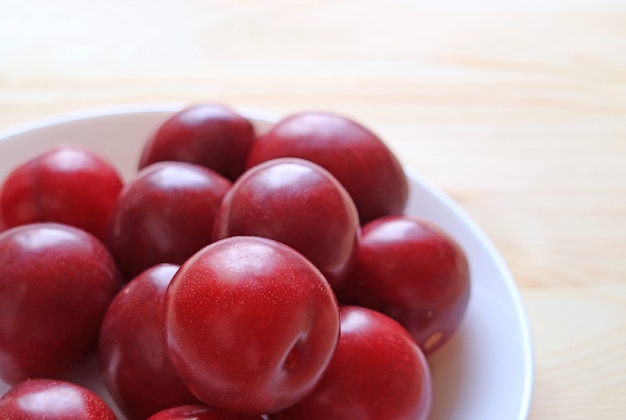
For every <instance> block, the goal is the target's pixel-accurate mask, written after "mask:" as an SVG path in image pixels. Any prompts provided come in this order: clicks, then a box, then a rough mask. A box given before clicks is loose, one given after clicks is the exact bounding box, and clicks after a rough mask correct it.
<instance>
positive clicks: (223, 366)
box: [165, 236, 339, 415]
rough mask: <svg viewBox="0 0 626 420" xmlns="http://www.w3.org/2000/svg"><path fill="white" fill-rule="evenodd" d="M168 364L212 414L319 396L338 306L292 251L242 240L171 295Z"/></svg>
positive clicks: (179, 282)
mask: <svg viewBox="0 0 626 420" xmlns="http://www.w3.org/2000/svg"><path fill="white" fill-rule="evenodd" d="M166 305H167V306H166V321H165V331H166V339H167V348H168V353H169V355H170V359H171V360H172V363H173V364H174V367H175V368H176V370H177V372H178V373H179V375H180V377H181V379H182V380H183V382H185V383H186V384H187V386H188V387H189V389H190V390H191V391H192V392H193V393H194V395H196V396H197V397H198V398H200V400H202V401H203V402H204V403H205V404H206V405H208V406H209V407H214V408H218V409H222V410H226V411H230V412H234V413H237V414H246V415H261V414H266V413H269V412H273V411H278V410H280V409H283V408H286V407H287V406H289V405H291V404H294V403H295V402H297V401H298V400H300V399H301V398H303V397H304V396H305V395H307V394H308V393H309V392H311V391H312V390H313V388H314V387H315V385H316V384H317V382H318V381H319V379H320V377H321V376H322V374H323V372H324V370H325V369H326V367H327V366H328V363H329V362H330V359H331V357H332V354H333V352H334V350H335V346H336V343H337V338H338V335H339V315H338V308H337V301H336V298H335V296H334V294H333V292H332V290H331V288H330V285H329V284H328V282H327V281H326V279H325V278H324V277H323V276H322V274H321V273H320V271H319V270H318V269H317V268H315V266H314V265H313V264H311V262H310V261H309V260H307V259H306V258H305V257H303V256H302V254H300V253H299V252H297V251H295V250H293V248H290V247H288V246H287V245H285V244H283V243H280V242H277V241H274V240H271V239H267V238H261V237H255V236H238V237H232V238H226V239H222V240H220V241H218V242H215V243H213V244H211V245H209V246H207V247H205V248H203V249H202V250H200V251H199V252H197V253H196V254H194V256H193V257H191V258H190V259H189V260H187V261H186V262H185V263H184V264H183V265H182V266H181V268H180V269H179V270H178V272H177V273H176V274H175V275H174V278H173V279H172V282H171V283H170V285H169V287H168V289H167V293H166Z"/></svg>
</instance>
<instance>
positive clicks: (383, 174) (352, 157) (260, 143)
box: [248, 112, 408, 224]
mask: <svg viewBox="0 0 626 420" xmlns="http://www.w3.org/2000/svg"><path fill="white" fill-rule="evenodd" d="M280 157H297V158H302V159H307V160H310V161H312V162H315V163H317V164H318V165H320V166H322V167H324V168H325V169H326V170H328V171H329V172H330V173H331V174H333V176H335V177H336V178H337V179H338V180H339V182H340V183H341V184H342V185H343V186H344V187H345V189H346V190H347V191H348V193H349V194H350V196H351V197H352V199H353V200H354V203H355V204H356V208H357V210H358V212H359V218H360V221H361V224H365V223H367V222H369V221H371V220H373V219H375V218H378V217H382V216H386V215H390V214H400V213H402V211H403V210H404V206H405V204H406V200H407V196H408V183H407V180H406V177H405V175H404V172H403V170H402V167H401V166H400V163H399V162H398V160H397V158H396V157H395V156H394V154H393V153H392V151H391V150H390V149H389V148H388V147H387V145H386V144H385V143H384V142H383V141H382V140H381V139H380V138H379V137H378V136H377V135H376V134H374V133H373V132H372V131H370V130H369V129H367V128H366V127H364V126H363V125H361V124H359V123H357V122H355V121H353V120H351V119H348V118H346V117H344V116H341V115H337V114H331V113H323V112H303V113H299V114H294V115H290V116H288V117H285V118H284V119H282V120H280V121H279V122H277V123H276V124H275V125H274V126H273V127H272V128H271V129H270V130H269V131H268V132H267V133H266V134H265V135H263V136H261V137H259V138H258V139H257V141H256V142H255V143H254V145H253V146H252V149H251V150H250V156H249V158H248V168H250V167H252V166H254V165H258V164H259V163H261V162H264V161H266V160H270V159H275V158H280Z"/></svg>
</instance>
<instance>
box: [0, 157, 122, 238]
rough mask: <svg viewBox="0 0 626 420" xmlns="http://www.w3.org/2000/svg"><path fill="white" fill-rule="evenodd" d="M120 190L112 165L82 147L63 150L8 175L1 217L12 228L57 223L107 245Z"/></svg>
mask: <svg viewBox="0 0 626 420" xmlns="http://www.w3.org/2000/svg"><path fill="white" fill-rule="evenodd" d="M121 189H122V180H121V178H120V175H119V174H118V172H117V170H116V169H115V167H114V166H113V165H112V164H111V163H109V162H107V161H106V160H104V159H103V158H102V157H100V156H99V155H97V154H96V153H94V152H92V151H90V150H88V149H85V148H82V147H78V146H59V147H55V148H53V149H50V150H49V151H47V152H45V153H43V154H41V155H38V156H36V157H34V158H33V159H31V160H29V161H27V162H25V163H23V164H22V165H20V166H18V167H17V168H15V169H14V170H13V171H12V172H11V173H10V174H9V175H8V177H7V178H6V179H5V180H4V187H3V188H0V190H1V191H2V193H1V195H0V212H2V218H3V219H4V222H5V223H6V225H7V226H9V227H14V226H19V225H24V224H27V223H35V222H58V223H64V224H68V225H72V226H76V227H79V228H81V229H84V230H86V231H88V232H90V233H91V234H93V235H95V236H96V237H98V238H99V239H101V240H103V239H104V237H105V235H106V231H107V226H108V223H109V216H110V214H111V210H112V208H113V206H114V204H115V200H116V199H117V196H118V194H119V192H120V190H121Z"/></svg>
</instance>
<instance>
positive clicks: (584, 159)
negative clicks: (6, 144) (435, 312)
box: [0, 0, 626, 419]
mask: <svg viewBox="0 0 626 420" xmlns="http://www.w3.org/2000/svg"><path fill="white" fill-rule="evenodd" d="M548 3H549V4H548ZM202 101H205V102H206V101H219V102H224V103H227V104H231V105H235V106H241V107H252V108H259V109H263V110H267V111H273V112H277V113H283V114H285V113H291V112H295V111H298V110H305V109H326V110H334V111H337V112H341V113H344V114H347V115H350V116H352V117H354V118H357V119H359V120H361V121H363V122H365V123H366V124H367V125H369V126H370V127H371V128H373V129H374V130H375V131H377V132H378V133H379V134H381V136H383V137H384V138H385V139H386V140H387V141H388V142H389V144H390V145H391V147H392V148H393V149H394V150H395V151H396V152H397V153H398V155H399V156H400V157H401V160H402V161H403V163H404V164H405V165H408V166H411V167H413V168H415V169H417V170H418V171H420V172H421V173H422V174H424V175H425V176H427V177H428V178H430V179H431V180H433V181H434V182H435V183H436V184H438V185H439V186H441V187H442V188H443V189H444V190H445V191H446V192H448V193H449V194H450V195H451V196H452V197H453V198H454V199H456V200H457V201H458V202H459V203H460V204H461V205H462V206H463V207H464V208H465V209H466V210H467V211H468V212H469V213H470V215H471V216H472V217H473V218H474V219H475V220H476V221H477V222H478V224H479V225H481V227H482V228H483V229H484V230H485V232H486V233H487V235H488V236H489V237H490V238H491V239H492V240H493V242H494V243H495V245H496V247H497V248H498V249H499V251H500V252H501V253H502V255H503V257H504V259H505V260H506V262H507V263H508V265H509V267H510V268H511V270H512V272H513V274H514V276H515V278H516V281H517V283H518V285H519V287H520V289H521V292H522V295H523V298H524V302H525V305H526V308H527V311H528V316H529V319H530V323H531V327H532V333H533V338H534V348H535V356H536V373H535V375H536V376H535V387H534V397H533V403H532V409H531V417H532V418H537V419H539V418H549V419H556V418H562V419H600V418H623V416H624V411H625V409H626V3H624V2H623V1H619V0H598V1H593V0H586V1H585V0H576V1H566V0H555V1H551V2H545V1H539V0H530V1H521V0H519V1H513V0H512V1H496V0H476V1H462V0H456V1H455V0H448V1H442V2H431V1H425V0H424V1H423V0H403V1H402V0H400V1H390V2H383V1H372V0H369V1H365V0H364V1H360V2H358V1H347V0H337V1H323V0H317V1H299V2H293V1H269V2H268V1H265V2H255V1H225V0H222V1H215V0H214V1H200V0H196V1H191V0H186V1H174V0H153V1H143V0H142V1H140V0H109V1H106V2H97V3H95V2H94V3H93V4H89V5H87V2H80V1H76V0H59V1H55V2H49V1H44V0H40V1H36V0H24V1H11V0H0V129H5V128H9V127H11V126H14V125H17V124H21V123H25V122H27V121H30V120H33V119H37V118H41V117H47V116H51V115H55V114H58V113H63V112H67V111H75V110H78V109H83V108H94V107H102V106H109V105H119V104H129V103H133V104H134V103H143V102H189V103H191V102H202Z"/></svg>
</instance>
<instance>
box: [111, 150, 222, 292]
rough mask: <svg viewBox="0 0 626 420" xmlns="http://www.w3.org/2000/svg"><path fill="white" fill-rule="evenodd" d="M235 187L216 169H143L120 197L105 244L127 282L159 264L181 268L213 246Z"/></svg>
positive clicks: (168, 165) (176, 165)
mask: <svg viewBox="0 0 626 420" xmlns="http://www.w3.org/2000/svg"><path fill="white" fill-rule="evenodd" d="M231 185H232V184H231V183H230V181H228V180H227V179H226V178H224V177H223V176H221V175H219V174H218V173H216V172H215V171H212V170H210V169H207V168H204V167H202V166H199V165H194V164H190V163H184V162H159V163H155V164H153V165H150V166H148V167H146V168H144V169H143V170H141V171H140V172H139V173H138V174H137V175H136V176H135V177H134V178H133V179H132V180H130V181H129V182H128V184H126V186H125V187H124V189H123V190H122V192H121V193H120V196H119V199H118V201H117V203H116V205H115V207H114V209H113V212H112V215H111V224H110V226H109V233H108V236H107V241H106V244H107V246H108V247H109V249H110V250H111V253H112V254H113V256H114V257H115V260H116V262H117V264H118V266H119V267H120V271H121V272H122V275H123V276H124V278H125V279H126V280H127V281H130V280H131V279H132V278H133V277H135V276H137V275H139V274H140V273H141V272H143V271H144V270H147V269H148V268H150V267H152V266H154V265H156V264H161V263H169V264H181V263H182V262H184V261H185V260H186V259H187V258H189V257H190V256H191V255H192V254H193V253H194V252H196V251H198V250H199V249H200V248H202V247H204V246H205V245H208V244H209V243H211V242H212V240H213V239H212V238H213V225H214V220H215V217H216V214H217V212H218V209H219V206H220V204H221V202H222V199H223V197H224V195H225V194H226V192H227V191H228V190H229V189H230V187H231Z"/></svg>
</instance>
